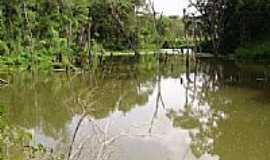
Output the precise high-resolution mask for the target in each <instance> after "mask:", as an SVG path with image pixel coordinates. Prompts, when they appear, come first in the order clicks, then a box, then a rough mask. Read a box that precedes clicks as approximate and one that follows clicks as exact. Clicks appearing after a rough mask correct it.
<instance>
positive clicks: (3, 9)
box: [0, 0, 183, 69]
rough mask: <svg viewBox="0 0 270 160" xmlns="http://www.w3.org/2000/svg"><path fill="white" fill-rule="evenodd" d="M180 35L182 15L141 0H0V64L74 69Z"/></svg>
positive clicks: (155, 45)
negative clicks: (167, 13) (168, 13)
mask: <svg viewBox="0 0 270 160" xmlns="http://www.w3.org/2000/svg"><path fill="white" fill-rule="evenodd" d="M155 14H156V13H155ZM181 35H183V25H182V23H181V19H179V18H178V17H166V16H162V15H160V16H159V17H158V16H157V15H155V16H154V14H153V13H152V10H151V9H150V7H149V5H148V4H147V3H146V2H145V1H144V0H118V1H112V0H59V1H54V0H49V1H39V0H26V1H19V0H12V1H6V0H0V64H1V65H2V66H3V65H5V66H6V65H9V66H10V65H13V66H14V65H15V66H23V67H24V68H26V69H32V68H34V67H35V66H38V68H40V67H41V68H50V67H52V66H53V67H55V68H69V67H71V68H73V66H83V65H86V64H91V63H92V62H93V61H94V60H95V59H97V58H96V57H103V56H104V55H110V54H111V53H114V52H116V53H119V52H128V53H129V54H130V53H135V54H140V52H141V51H143V52H144V53H146V52H148V51H150V50H151V51H155V50H157V49H159V48H161V47H162V45H163V43H164V42H165V41H170V42H174V41H175V40H176V39H177V38H179V37H181Z"/></svg>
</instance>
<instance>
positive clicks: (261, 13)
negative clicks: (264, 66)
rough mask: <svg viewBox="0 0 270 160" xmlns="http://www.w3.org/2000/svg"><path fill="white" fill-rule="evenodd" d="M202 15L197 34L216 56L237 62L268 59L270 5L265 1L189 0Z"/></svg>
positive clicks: (269, 53)
mask: <svg viewBox="0 0 270 160" xmlns="http://www.w3.org/2000/svg"><path fill="white" fill-rule="evenodd" d="M190 1H191V2H192V3H191V4H192V5H191V6H193V7H195V8H196V9H197V11H198V12H199V13H200V14H201V15H200V16H199V17H195V18H197V19H199V20H200V27H199V31H202V33H203V38H204V39H205V40H206V41H207V42H208V43H204V44H208V45H204V46H203V47H204V48H207V50H209V48H210V49H211V50H212V52H214V53H216V54H223V55H228V54H231V53H235V54H236V57H238V58H251V59H258V58H259V59H262V58H269V57H270V56H269V55H270V52H269V33H270V29H269V25H270V13H269V10H270V5H269V1H268V0H261V1H258V0H246V1H242V0H235V1H233V0H221V1H215V0H208V1H205V0H190Z"/></svg>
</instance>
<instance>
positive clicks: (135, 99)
mask: <svg viewBox="0 0 270 160" xmlns="http://www.w3.org/2000/svg"><path fill="white" fill-rule="evenodd" d="M140 61H142V60H140ZM140 61H139V62H134V63H131V64H130V62H129V61H127V62H126V64H125V63H124V64H122V62H119V64H113V66H107V67H106V66H105V67H104V68H102V69H100V70H101V71H97V72H89V73H84V74H82V75H77V76H76V75H71V76H70V77H67V76H66V75H62V74H53V75H47V74H35V75H30V74H27V73H23V74H19V73H18V74H15V75H12V76H10V82H11V83H12V85H9V86H8V87H6V88H3V89H2V90H1V92H0V97H1V103H3V104H4V105H5V106H8V107H9V113H8V114H9V116H8V117H10V118H9V121H10V123H12V124H14V125H17V126H20V127H23V128H28V129H33V128H38V129H40V130H41V131H42V132H44V134H45V135H47V136H50V137H53V138H56V139H58V138H63V135H65V134H64V132H65V129H66V124H67V123H68V122H70V121H71V120H72V117H73V116H74V115H75V114H78V113H80V107H79V105H78V104H77V101H76V99H78V98H80V99H81V100H83V101H85V103H92V102H95V105H94V106H93V108H92V109H91V112H90V114H91V115H92V116H93V117H95V118H98V119H99V118H105V117H107V116H108V115H109V114H111V113H112V112H114V111H116V110H118V111H122V112H124V113H126V112H129V111H130V110H131V109H132V108H133V107H136V106H143V105H144V104H145V103H146V102H147V101H148V97H149V95H151V94H152V92H153V89H154V87H155V83H156V80H155V77H156V70H157V68H156V65H155V63H154V62H152V61H151V58H150V59H144V60H143V62H142V63H141V62H140ZM148 61H149V63H148ZM168 63H169V64H171V62H168ZM177 72H178V71H177V70H172V69H171V66H170V65H164V66H163V69H162V75H164V76H166V77H168V76H172V75H173V74H174V73H177Z"/></svg>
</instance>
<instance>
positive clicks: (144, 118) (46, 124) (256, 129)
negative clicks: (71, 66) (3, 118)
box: [0, 66, 270, 160]
mask: <svg viewBox="0 0 270 160" xmlns="http://www.w3.org/2000/svg"><path fill="white" fill-rule="evenodd" d="M205 68H207V67H205ZM216 68H218V67H215V66H214V69H216ZM221 71H223V70H221ZM229 71H230V70H228V71H226V70H224V73H223V74H224V75H223V76H224V77H222V78H221V79H222V80H224V81H225V82H226V81H228V82H229V83H235V79H237V78H234V77H233V75H228V76H227V77H229V78H227V79H226V74H228V73H229ZM211 73H212V71H211V70H210V71H209V73H204V72H198V73H197V75H196V76H195V74H194V71H192V72H191V74H190V79H191V82H190V83H189V84H188V83H187V80H186V74H185V73H178V75H174V76H165V75H166V74H165V75H162V77H161V81H160V89H161V90H160V91H161V92H160V93H161V96H162V99H163V101H164V104H165V108H163V106H162V104H161V101H159V105H158V106H159V107H158V108H157V105H156V101H157V95H158V91H159V88H158V82H156V81H154V80H153V79H154V78H153V77H155V76H156V74H154V75H151V76H149V77H151V78H149V77H147V78H149V79H146V80H145V81H143V82H141V81H140V78H138V79H139V80H138V81H136V80H134V79H133V78H130V79H124V78H123V79H121V82H120V80H119V81H118V80H115V79H104V80H98V81H100V82H99V83H100V84H101V85H100V86H98V87H100V89H97V90H96V92H95V94H97V95H96V97H94V100H95V99H98V100H99V101H101V102H100V103H98V104H99V106H97V110H98V112H102V113H101V115H98V118H99V119H98V120H96V122H97V124H98V126H100V127H101V128H102V129H104V128H106V126H108V127H107V128H108V131H107V133H106V138H107V139H110V138H112V137H115V136H117V135H122V136H120V137H119V138H117V139H116V141H115V143H113V144H111V145H110V146H109V147H108V148H110V149H111V150H113V156H112V158H111V159H110V160H151V159H154V160H179V159H183V160H185V159H188V160H218V159H225V160H227V159H228V160H231V157H238V158H239V155H243V153H246V155H247V156H246V157H248V156H250V155H251V156H253V157H256V156H258V155H259V156H260V155H262V156H261V157H260V160H264V159H265V158H266V160H268V159H269V158H268V159H267V157H270V155H267V153H269V152H268V151H269V150H267V148H269V147H267V146H270V142H269V138H267V137H269V132H268V131H270V130H269V127H267V125H268V126H269V117H270V110H269V103H268V102H269V99H268V100H267V98H265V97H267V95H268V94H267V93H268V92H266V91H264V92H265V93H263V92H261V91H258V90H256V89H253V88H249V87H242V88H240V87H238V86H237V87H235V86H230V85H227V86H225V87H223V86H222V85H220V84H219V83H220V82H221V79H220V78H219V77H218V76H217V74H213V75H211ZM147 74H148V72H147ZM170 74H171V73H169V75H170ZM123 76H124V75H123ZM172 77H174V78H172ZM177 77H178V78H177ZM180 77H181V78H182V81H183V84H181V80H180ZM232 77H233V78H232ZM80 78H81V77H79V78H78V79H80ZM143 78H145V77H143ZM78 79H75V80H76V81H75V82H73V83H75V84H76V85H77V86H78V88H79V90H80V89H81V88H80V87H84V88H85V90H86V91H87V88H88V87H89V86H88V85H86V84H87V83H86V84H84V81H83V80H78ZM62 81H65V79H62ZM18 82H20V81H18ZM48 82H50V81H49V80H48ZM195 82H196V83H195ZM137 83H139V85H138V86H137ZM249 83H250V81H247V80H246V81H244V84H249ZM49 84H50V86H48V84H47V83H45V84H42V87H41V88H39V89H45V90H46V91H47V90H48V89H46V87H48V88H50V89H51V90H49V92H48V93H47V92H45V93H40V94H36V95H34V97H35V96H36V99H30V100H29V101H27V102H26V103H21V104H20V103H18V104H16V103H13V102H15V101H14V99H13V98H14V97H15V96H17V97H19V96H21V95H20V94H18V95H19V96H18V95H16V94H14V93H17V92H14V91H10V93H11V94H7V95H11V96H5V97H12V98H11V100H10V101H11V105H12V106H13V107H14V106H16V105H19V106H24V107H25V106H29V105H31V104H32V102H34V100H36V101H37V102H39V103H37V104H39V105H40V106H37V108H36V109H37V110H35V108H34V110H32V109H33V108H31V107H32V106H31V107H29V108H26V107H25V108H26V109H24V110H23V111H21V110H19V108H16V107H14V111H15V112H14V113H17V114H18V113H21V112H22V114H24V115H28V114H29V117H30V118H29V119H33V120H35V122H34V121H33V124H30V123H29V121H27V120H25V121H24V120H23V121H22V123H21V122H20V120H21V119H20V118H23V119H28V117H23V116H21V117H19V118H18V119H16V118H17V117H12V118H14V120H15V122H16V123H19V125H22V124H23V125H26V126H27V127H25V126H24V127H25V128H33V126H34V127H35V129H30V131H31V132H32V133H33V135H34V140H35V141H36V143H42V144H44V145H46V146H47V147H52V148H55V149H56V150H60V151H61V150H62V151H63V150H64V151H65V150H66V149H67V147H68V145H69V144H70V138H71V136H72V133H73V132H74V129H75V127H76V125H77V123H78V121H79V119H80V115H79V113H80V108H79V107H76V106H75V107H70V104H72V103H70V102H72V98H70V97H71V95H70V94H65V93H67V92H69V91H70V90H72V88H64V87H65V85H66V84H65V83H61V84H62V86H60V85H59V86H55V85H57V83H54V82H52V83H49ZM81 84H82V85H81ZM103 84H104V85H103ZM238 85H239V84H238ZM240 85H242V83H241V84H240ZM240 85H239V86H240ZM85 86H87V87H85ZM112 86H113V88H112ZM23 87H24V84H23ZM61 87H63V88H64V89H63V88H61ZM90 87H91V86H90ZM18 88H19V87H18ZM26 88H27V87H26ZM15 89H16V88H15ZM22 90H23V89H22ZM42 91H43V92H44V90H42ZM51 92H52V93H51ZM123 92H124V93H123ZM0 93H1V92H0ZM22 93H24V92H22ZM26 93H28V92H26ZM37 93H38V92H37ZM59 93H64V94H63V97H60V98H59V101H62V100H65V102H63V105H62V106H58V105H59V104H61V103H58V99H57V98H58V97H55V100H52V101H53V102H52V101H49V102H47V101H46V100H45V101H44V102H43V99H44V98H43V97H44V95H45V97H46V96H48V97H50V96H51V95H50V94H54V95H60V94H59ZM74 93H75V92H74ZM145 93H147V94H145ZM262 93H263V94H262ZM13 94H14V95H15V96H14V95H13ZM43 94H44V95H43ZM26 95H27V97H30V98H31V95H32V93H28V94H26ZM142 95H143V96H142ZM186 95H188V96H186ZM39 96H40V97H39ZM132 96H134V97H132ZM32 97H33V96H32ZM104 97H105V98H106V99H104ZM19 98H21V99H23V98H24V97H22V96H21V97H19ZM39 98H41V99H39ZM90 98H91V97H90ZM110 98H111V99H110ZM91 100H93V99H91ZM102 100H104V102H103V101H102ZM4 101H6V102H8V101H9V99H8V98H5V99H4ZM138 101H140V102H139V103H138ZM19 102H24V101H19ZM108 103H110V104H108ZM114 103H116V104H115V106H118V105H119V106H118V107H113V106H114ZM103 105H104V106H103ZM106 105H108V107H107V108H106ZM128 105H130V106H128ZM45 106H51V107H48V108H49V109H47V110H45V109H44V107H45ZM125 106H128V107H125ZM121 107H122V108H121ZM22 108H23V107H22ZM69 109H70V110H72V111H74V112H72V113H71V112H70V110H69ZM73 109H74V110H73ZM103 109H104V110H103ZM36 114H41V115H40V116H39V115H36ZM12 115H13V114H12ZM14 115H16V114H14ZM62 115H63V117H61V116H62ZM91 115H95V113H93V114H91ZM34 116H37V117H38V116H39V117H40V118H34ZM57 116H58V117H57ZM104 117H105V118H104ZM52 118H53V119H52ZM57 120H59V121H57ZM28 123H29V125H28ZM92 124H93V123H92V122H89V121H88V120H87V119H85V120H84V121H83V123H82V126H81V127H80V129H79V132H78V136H77V138H76V141H75V146H74V148H75V149H77V148H78V147H80V146H81V144H84V143H85V144H84V145H85V147H84V149H83V150H82V151H83V152H82V155H81V157H80V159H81V160H84V159H89V157H91V156H90V155H91V154H92V153H94V152H97V151H96V150H97V149H98V148H99V147H100V145H101V143H99V142H98V141H95V140H94V139H98V138H100V137H102V136H103V134H102V133H100V132H99V133H98V134H96V133H95V132H96V130H94V129H93V125H92ZM108 124H110V125H108ZM23 125H22V126H23ZM150 131H151V132H150ZM92 135H94V138H93V137H91V136H92ZM254 135H258V136H255V137H256V138H252V137H254ZM235 141H237V143H234V142H235ZM251 144H252V145H251ZM228 146H229V147H228ZM265 146H266V147H265ZM91 148H92V150H91ZM93 148H95V149H93ZM227 148H228V149H227ZM230 148H233V149H231V150H230ZM254 148H259V149H256V150H258V151H257V152H256V153H260V152H262V154H252V152H250V151H253V149H254ZM247 151H248V152H247ZM65 152H66V151H65ZM91 152H92V153H91ZM217 155H219V156H217ZM219 157H221V158H219ZM224 157H225V158H224ZM228 157H229V158H228ZM90 159H91V158H90ZM237 160H242V159H241V158H240V159H237ZM245 160H246V159H245Z"/></svg>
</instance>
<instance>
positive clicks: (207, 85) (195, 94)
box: [168, 64, 224, 157]
mask: <svg viewBox="0 0 270 160" xmlns="http://www.w3.org/2000/svg"><path fill="white" fill-rule="evenodd" d="M201 67H202V66H201V65H200V64H195V66H194V69H193V70H192V72H190V66H187V67H186V74H185V80H184V83H183V86H184V88H185V90H186V92H185V99H186V101H185V104H184V106H183V108H182V109H180V110H178V111H175V110H170V111H169V112H168V117H169V118H170V119H172V120H173V125H174V126H175V127H180V128H182V129H187V130H189V134H190V137H191V139H192V142H191V150H192V152H193V154H194V155H196V156H197V157H201V156H202V155H204V154H206V153H209V154H211V153H213V142H214V139H215V138H216V136H218V133H217V129H216V127H217V123H218V122H219V121H220V120H221V119H223V118H224V112H222V111H221V110H219V108H212V106H211V104H208V100H209V99H208V98H209V93H210V92H215V88H216V87H219V86H220V85H219V81H218V80H217V79H216V77H220V76H219V75H217V74H220V73H217V72H216V69H217V67H216V66H213V67H212V66H207V67H209V68H208V69H209V71H210V72H208V73H210V74H203V73H202V71H201V70H200V69H201ZM210 106H211V107H210Z"/></svg>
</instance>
